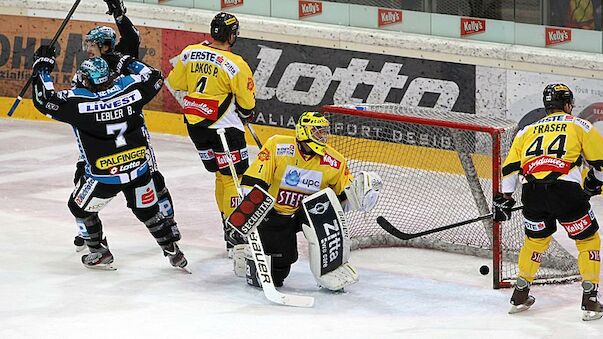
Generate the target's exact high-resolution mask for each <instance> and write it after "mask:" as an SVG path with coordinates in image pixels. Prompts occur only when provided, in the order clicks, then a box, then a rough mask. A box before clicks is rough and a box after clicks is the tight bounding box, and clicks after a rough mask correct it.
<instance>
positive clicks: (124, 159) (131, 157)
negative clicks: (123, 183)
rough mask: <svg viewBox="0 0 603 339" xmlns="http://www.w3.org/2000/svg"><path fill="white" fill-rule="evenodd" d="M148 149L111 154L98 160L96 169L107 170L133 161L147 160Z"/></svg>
mask: <svg viewBox="0 0 603 339" xmlns="http://www.w3.org/2000/svg"><path fill="white" fill-rule="evenodd" d="M146 155H147V148H146V147H145V146H140V147H136V148H133V149H129V150H126V151H123V152H119V153H115V154H111V155H108V156H105V157H101V158H98V159H96V163H95V165H96V168H98V169H100V170H107V169H109V168H111V167H114V166H119V165H123V164H126V163H129V162H132V161H136V160H140V159H145V158H146Z"/></svg>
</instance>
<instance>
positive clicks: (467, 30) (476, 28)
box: [461, 18, 486, 36]
mask: <svg viewBox="0 0 603 339" xmlns="http://www.w3.org/2000/svg"><path fill="white" fill-rule="evenodd" d="M485 31H486V20H485V19H474V18H461V36H467V35H472V34H476V33H484V32H485Z"/></svg>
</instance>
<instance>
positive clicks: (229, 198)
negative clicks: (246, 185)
mask: <svg viewBox="0 0 603 339" xmlns="http://www.w3.org/2000/svg"><path fill="white" fill-rule="evenodd" d="M186 128H187V130H188V135H189V137H190V138H191V140H192V141H193V144H195V148H196V149H197V152H198V153H199V157H200V158H201V161H202V162H203V166H205V169H207V170H208V171H209V172H212V173H216V192H215V197H216V203H217V204H218V210H219V211H220V212H221V213H222V216H223V217H224V216H228V215H230V214H231V213H232V211H233V210H234V209H235V207H236V206H237V205H238V201H239V194H238V193H237V188H236V186H235V184H234V181H233V180H232V175H231V174H230V168H229V167H228V162H227V160H226V154H225V153H224V147H223V146H222V142H221V141H220V136H219V135H218V133H217V132H216V131H217V130H216V129H214V128H209V127H206V126H201V125H198V124H197V125H191V124H187V125H186ZM225 131H226V133H225V134H224V135H225V136H226V142H227V143H228V148H229V149H230V153H231V154H232V156H233V158H234V160H233V162H234V167H235V170H236V172H237V174H238V175H239V178H240V177H241V176H242V175H243V173H245V170H247V168H248V167H249V155H248V152H247V143H246V142H245V132H243V131H241V130H239V129H237V128H234V127H229V128H226V129H225Z"/></svg>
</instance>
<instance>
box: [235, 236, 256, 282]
mask: <svg viewBox="0 0 603 339" xmlns="http://www.w3.org/2000/svg"><path fill="white" fill-rule="evenodd" d="M247 259H251V260H252V264H253V258H252V256H251V249H250V248H249V245H247V244H242V245H234V246H233V248H232V262H233V266H234V274H235V275H236V276H237V277H241V278H244V277H245V275H246V274H247V273H246V266H247ZM254 267H255V266H254Z"/></svg>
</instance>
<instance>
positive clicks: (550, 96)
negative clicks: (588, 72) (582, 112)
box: [542, 84, 574, 109]
mask: <svg viewBox="0 0 603 339" xmlns="http://www.w3.org/2000/svg"><path fill="white" fill-rule="evenodd" d="M542 102H543V103H544V108H546V109H553V108H557V109H563V106H565V104H571V105H572V106H573V105H574V93H572V91H571V90H570V89H569V87H567V86H566V85H564V84H550V85H547V86H546V87H545V88H544V91H543V92H542Z"/></svg>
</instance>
